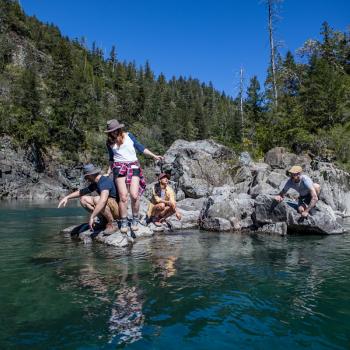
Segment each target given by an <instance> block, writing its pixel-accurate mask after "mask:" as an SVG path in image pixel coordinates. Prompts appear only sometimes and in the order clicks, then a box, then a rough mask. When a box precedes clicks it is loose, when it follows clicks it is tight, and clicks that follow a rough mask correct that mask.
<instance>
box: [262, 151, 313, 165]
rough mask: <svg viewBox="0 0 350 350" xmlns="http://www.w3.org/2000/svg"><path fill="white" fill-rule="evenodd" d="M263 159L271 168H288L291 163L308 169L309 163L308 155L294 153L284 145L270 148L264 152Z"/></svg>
mask: <svg viewBox="0 0 350 350" xmlns="http://www.w3.org/2000/svg"><path fill="white" fill-rule="evenodd" d="M264 160H265V163H267V164H268V165H270V166H271V167H272V168H280V169H290V168H291V167H292V166H293V165H300V166H302V167H303V169H304V170H306V171H307V170H309V169H310V163H311V158H310V157H309V156H308V155H296V154H294V153H290V152H288V150H287V149H286V148H284V147H275V148H272V149H271V150H270V151H268V152H267V153H266V154H265V159H264Z"/></svg>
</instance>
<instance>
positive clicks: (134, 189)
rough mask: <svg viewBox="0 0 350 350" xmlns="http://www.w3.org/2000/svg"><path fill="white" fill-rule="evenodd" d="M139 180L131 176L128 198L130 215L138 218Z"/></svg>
mask: <svg viewBox="0 0 350 350" xmlns="http://www.w3.org/2000/svg"><path fill="white" fill-rule="evenodd" d="M139 185H140V178H139V177H138V176H133V177H132V178H131V184H130V197H131V209H132V215H133V216H134V217H135V216H138V215H139V210H140V196H139Z"/></svg>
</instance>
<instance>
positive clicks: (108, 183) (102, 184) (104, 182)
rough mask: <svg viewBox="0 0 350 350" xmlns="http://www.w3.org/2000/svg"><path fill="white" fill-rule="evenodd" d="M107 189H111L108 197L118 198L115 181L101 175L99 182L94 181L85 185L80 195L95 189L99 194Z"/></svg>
mask: <svg viewBox="0 0 350 350" xmlns="http://www.w3.org/2000/svg"><path fill="white" fill-rule="evenodd" d="M105 190H108V191H109V196H108V197H112V198H115V199H117V200H118V198H117V197H118V192H117V189H116V187H115V183H114V181H113V180H111V179H110V178H109V177H108V176H101V178H100V180H98V182H97V183H96V182H94V183H92V184H90V185H89V186H88V187H85V188H83V189H82V190H80V195H81V196H84V195H86V194H89V193H91V192H94V191H96V192H97V193H98V194H101V192H102V191H105Z"/></svg>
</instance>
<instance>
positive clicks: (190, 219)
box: [167, 209, 200, 230]
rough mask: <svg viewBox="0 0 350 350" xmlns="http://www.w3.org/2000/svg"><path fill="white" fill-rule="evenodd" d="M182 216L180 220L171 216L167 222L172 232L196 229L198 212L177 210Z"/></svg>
mask: <svg viewBox="0 0 350 350" xmlns="http://www.w3.org/2000/svg"><path fill="white" fill-rule="evenodd" d="M179 212H180V213H181V215H182V218H181V220H177V219H176V217H175V216H174V215H173V216H171V217H170V218H169V219H168V220H167V221H168V222H169V223H170V225H171V227H172V229H173V230H188V229H193V228H198V218H199V213H200V211H199V210H182V209H179Z"/></svg>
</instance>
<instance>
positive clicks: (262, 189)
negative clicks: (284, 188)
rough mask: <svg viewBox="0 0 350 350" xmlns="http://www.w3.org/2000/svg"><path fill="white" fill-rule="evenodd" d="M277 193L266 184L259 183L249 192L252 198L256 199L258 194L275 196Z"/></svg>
mask: <svg viewBox="0 0 350 350" xmlns="http://www.w3.org/2000/svg"><path fill="white" fill-rule="evenodd" d="M277 193H278V191H276V189H275V188H273V187H272V186H271V185H269V184H268V183H266V182H261V183H259V184H257V185H256V186H254V187H252V188H250V190H249V194H250V195H251V196H252V198H256V197H257V196H258V195H259V194H269V195H273V194H274V195H277Z"/></svg>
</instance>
